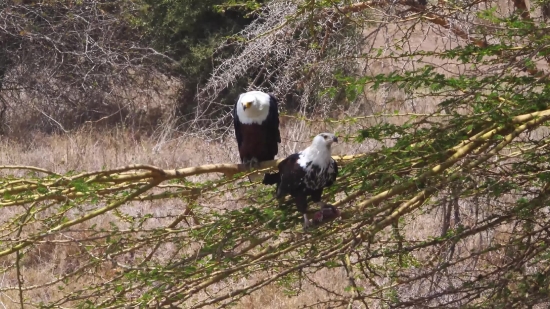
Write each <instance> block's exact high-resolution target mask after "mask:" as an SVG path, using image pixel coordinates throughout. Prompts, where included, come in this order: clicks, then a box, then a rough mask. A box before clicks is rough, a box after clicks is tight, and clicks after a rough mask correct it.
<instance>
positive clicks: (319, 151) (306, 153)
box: [298, 133, 338, 167]
mask: <svg viewBox="0 0 550 309" xmlns="http://www.w3.org/2000/svg"><path fill="white" fill-rule="evenodd" d="M335 142H336V143H337V142H338V137H336V135H334V134H332V133H321V134H318V135H317V136H315V137H314V138H313V142H312V143H311V146H309V147H307V148H306V149H305V150H303V151H302V152H301V154H300V159H298V164H300V166H302V167H306V166H308V165H309V162H312V163H313V164H314V165H317V166H321V167H327V166H328V165H329V164H330V160H331V155H332V151H331V146H332V143H335Z"/></svg>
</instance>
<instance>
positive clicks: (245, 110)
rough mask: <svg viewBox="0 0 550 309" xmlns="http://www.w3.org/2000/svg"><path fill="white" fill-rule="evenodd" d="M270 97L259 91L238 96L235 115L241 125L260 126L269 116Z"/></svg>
mask: <svg viewBox="0 0 550 309" xmlns="http://www.w3.org/2000/svg"><path fill="white" fill-rule="evenodd" d="M270 100H271V97H270V96H269V95H268V94H267V93H265V92H261V91H249V92H245V93H243V94H241V95H240V96H239V101H237V106H236V108H237V115H238V116H239V120H240V121H241V123H243V124H252V123H257V124H261V123H262V122H263V121H264V120H265V119H266V118H267V115H268V114H269V102H270Z"/></svg>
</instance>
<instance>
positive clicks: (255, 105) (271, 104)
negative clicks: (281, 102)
mask: <svg viewBox="0 0 550 309" xmlns="http://www.w3.org/2000/svg"><path fill="white" fill-rule="evenodd" d="M233 124H234V126H235V137H236V138H237V146H238V148H239V156H240V157H241V163H244V164H247V165H248V166H249V168H257V167H258V166H259V163H260V162H262V161H268V160H273V159H275V155H277V153H278V151H279V143H280V142H281V133H280V132H279V110H278V108H277V99H276V98H275V97H274V96H273V95H272V94H267V93H265V92H262V91H249V92H245V93H242V94H241V95H240V96H239V100H238V101H237V103H236V104H235V106H234V108H233ZM260 177H261V175H258V174H252V175H250V176H249V179H250V181H256V180H259V178H260ZM270 177H272V178H273V177H275V178H274V179H278V176H277V175H275V174H265V175H264V181H263V182H264V183H266V182H272V181H271V180H269V181H268V180H266V179H269V178H270Z"/></svg>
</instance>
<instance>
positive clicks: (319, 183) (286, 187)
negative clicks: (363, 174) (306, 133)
mask: <svg viewBox="0 0 550 309" xmlns="http://www.w3.org/2000/svg"><path fill="white" fill-rule="evenodd" d="M335 142H336V143H337V142H338V138H337V137H336V136H335V135H334V134H332V133H321V134H319V135H317V136H315V138H313V142H312V143H311V146H309V147H308V148H306V149H305V150H302V151H300V152H298V153H295V154H292V155H290V156H288V157H287V158H286V159H284V160H283V161H281V163H279V165H278V166H277V167H278V169H279V182H278V183H277V193H276V197H277V199H279V200H280V199H282V198H283V197H285V196H286V195H290V196H292V197H293V198H294V202H295V203H296V207H297V208H298V211H299V212H301V213H302V214H303V216H304V230H305V229H306V228H307V227H308V226H309V220H308V219H307V216H306V212H307V197H308V196H311V200H312V201H313V202H315V203H317V204H320V206H321V208H322V210H325V209H327V210H330V212H331V211H334V213H335V214H336V213H337V212H336V209H335V208H334V206H331V205H329V204H326V203H324V202H321V195H322V194H323V189H324V188H326V187H329V186H331V185H332V184H333V183H334V182H335V181H336V176H337V175H338V164H337V163H336V161H334V159H332V156H331V146H332V143H335ZM322 213H323V212H321V214H322ZM317 219H319V218H317ZM320 219H321V220H322V216H321V218H320Z"/></svg>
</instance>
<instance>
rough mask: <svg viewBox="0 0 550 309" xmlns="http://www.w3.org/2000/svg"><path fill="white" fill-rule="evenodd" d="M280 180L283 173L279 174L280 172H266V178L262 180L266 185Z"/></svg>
mask: <svg viewBox="0 0 550 309" xmlns="http://www.w3.org/2000/svg"><path fill="white" fill-rule="evenodd" d="M280 182H281V174H279V172H277V173H267V174H265V175H264V180H263V181H262V183H263V184H264V185H268V186H270V185H274V184H278V183H280Z"/></svg>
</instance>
